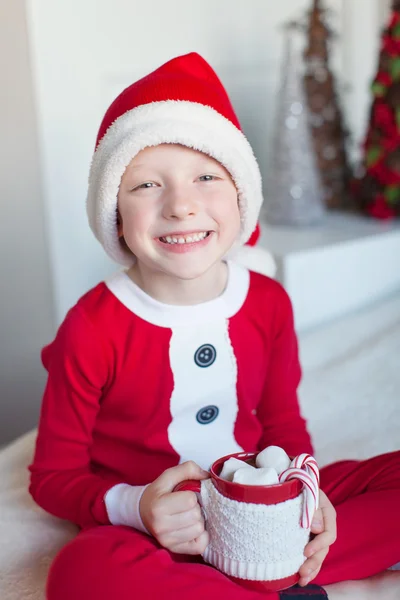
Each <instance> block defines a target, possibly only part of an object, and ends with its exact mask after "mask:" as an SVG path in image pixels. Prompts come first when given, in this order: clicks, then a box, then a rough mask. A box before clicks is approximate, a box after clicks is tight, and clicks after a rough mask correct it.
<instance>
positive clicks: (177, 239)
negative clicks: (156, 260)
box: [158, 231, 211, 244]
mask: <svg viewBox="0 0 400 600" xmlns="http://www.w3.org/2000/svg"><path fill="white" fill-rule="evenodd" d="M210 233H211V231H197V232H195V233H188V234H186V235H183V234H177V235H167V236H165V237H159V238H158V239H159V240H160V242H162V243H163V244H194V243H196V242H202V241H203V240H204V239H205V238H206V237H208V236H209V235H210Z"/></svg>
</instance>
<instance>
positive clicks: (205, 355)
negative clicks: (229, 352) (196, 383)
mask: <svg viewBox="0 0 400 600" xmlns="http://www.w3.org/2000/svg"><path fill="white" fill-rule="evenodd" d="M216 357H217V351H216V350H215V348H214V346H212V345H211V344H203V346H200V348H198V349H197V350H196V353H195V355H194V362H195V363H196V365H197V366H198V367H202V368H204V367H210V366H211V365H212V364H213V362H214V361H215V359H216Z"/></svg>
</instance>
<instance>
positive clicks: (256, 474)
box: [233, 468, 279, 485]
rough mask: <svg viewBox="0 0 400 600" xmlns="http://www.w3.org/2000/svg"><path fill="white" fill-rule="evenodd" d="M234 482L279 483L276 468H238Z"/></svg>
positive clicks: (253, 483) (251, 483) (245, 483)
mask: <svg viewBox="0 0 400 600" xmlns="http://www.w3.org/2000/svg"><path fill="white" fill-rule="evenodd" d="M233 482H234V483H242V484H243V485H275V484H277V483H279V478H278V473H277V472H276V471H275V469H246V468H245V469H238V470H237V471H235V473H234V475H233Z"/></svg>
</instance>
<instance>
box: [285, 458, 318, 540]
mask: <svg viewBox="0 0 400 600" xmlns="http://www.w3.org/2000/svg"><path fill="white" fill-rule="evenodd" d="M290 479H300V481H302V483H303V486H304V495H305V498H304V503H303V514H302V518H301V526H302V527H304V528H306V529H308V528H309V527H311V521H312V518H313V516H314V513H315V511H316V510H317V508H318V497H319V470H318V465H317V462H316V460H315V459H314V458H313V457H312V456H311V455H310V454H300V455H299V456H296V458H295V459H294V460H293V461H292V462H291V465H290V467H289V468H288V469H286V471H283V473H281V474H280V476H279V481H280V482H281V483H283V482H284V481H289V480H290Z"/></svg>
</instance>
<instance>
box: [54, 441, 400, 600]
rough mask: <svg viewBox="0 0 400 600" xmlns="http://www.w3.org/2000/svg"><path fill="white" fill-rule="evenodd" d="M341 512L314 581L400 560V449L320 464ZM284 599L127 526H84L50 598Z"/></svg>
mask: <svg viewBox="0 0 400 600" xmlns="http://www.w3.org/2000/svg"><path fill="white" fill-rule="evenodd" d="M321 487H322V489H323V490H324V491H325V492H326V494H327V495H328V497H329V498H330V500H331V502H332V504H333V505H334V506H335V507H336V511H337V525H338V538H337V541H336V543H335V544H334V545H333V546H332V547H331V549H330V552H329V554H328V556H327V558H326V560H325V562H324V564H323V567H322V569H321V571H320V573H319V575H318V577H317V579H316V580H315V581H314V582H313V583H318V584H319V585H322V586H323V585H326V584H329V583H334V582H337V581H344V580H348V579H362V578H365V577H368V576H371V575H374V574H376V573H379V572H381V571H384V570H385V569H387V568H389V567H391V566H393V565H394V564H396V563H397V562H399V561H400V516H399V507H400V451H399V452H393V453H391V454H385V455H382V456H377V457H375V458H372V459H370V460H366V461H343V462H338V463H335V464H332V465H329V466H327V467H324V468H323V469H321ZM266 597H268V600H278V598H279V595H278V594H277V593H271V594H260V593H258V592H250V591H247V590H245V589H244V588H242V587H241V586H238V585H237V584H235V583H233V582H232V581H230V580H229V579H228V578H227V577H225V575H223V574H222V573H220V572H219V571H217V570H216V569H214V568H212V567H210V566H207V565H205V564H204V563H202V562H201V560H200V559H199V558H198V557H188V556H184V555H177V554H172V553H170V552H169V551H167V550H165V549H163V548H161V547H160V546H159V545H158V544H157V542H155V540H154V539H152V538H151V537H149V536H147V535H144V534H141V533H139V532H137V531H135V530H132V529H130V528H127V527H113V526H109V527H96V528H93V529H89V530H86V531H82V532H81V533H80V534H79V535H78V536H77V538H76V539H75V540H73V541H72V542H70V543H69V544H68V545H67V546H65V548H63V549H62V550H61V552H60V553H59V555H58V556H57V558H56V559H55V561H54V563H53V565H52V567H51V570H50V575H49V580H48V588H47V598H48V600H71V599H72V598H73V599H74V600H111V599H115V600H142V599H146V600H152V599H154V600H155V599H159V598H162V599H169V598H171V600H183V599H184V600H186V599H189V600H214V599H217V598H218V599H223V598H229V599H230V600H256V599H261V598H264V599H265V598H266Z"/></svg>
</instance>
